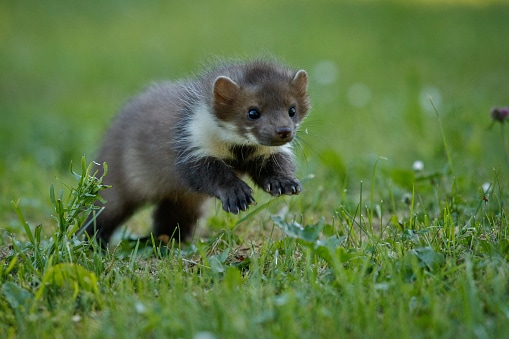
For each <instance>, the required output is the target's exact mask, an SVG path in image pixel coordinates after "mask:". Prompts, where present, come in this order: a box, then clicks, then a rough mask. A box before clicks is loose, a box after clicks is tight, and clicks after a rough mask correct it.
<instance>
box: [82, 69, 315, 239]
mask: <svg viewBox="0 0 509 339" xmlns="http://www.w3.org/2000/svg"><path fill="white" fill-rule="evenodd" d="M291 107H293V108H294V109H295V115H294V116H293V117H292V116H290V113H289V112H290V108H291ZM251 109H256V110H259V111H260V113H261V116H260V118H258V119H250V118H249V117H248V111H249V110H251ZM308 110H309V100H308V96H307V75H306V73H305V72H304V71H299V72H295V71H293V70H290V69H288V68H286V67H284V66H281V65H279V64H276V63H273V62H264V61H255V62H246V63H238V64H225V65H222V66H219V67H217V68H215V69H213V70H211V71H209V72H206V73H204V74H202V75H201V76H200V77H197V78H196V79H194V80H188V81H181V82H175V83H171V82H163V83H158V84H154V85H152V86H150V87H149V88H148V89H147V90H145V91H144V92H142V93H141V94H139V95H138V96H136V97H134V98H133V99H132V100H130V101H129V102H128V103H127V104H126V105H125V106H124V108H123V109H122V110H121V111H120V112H119V114H118V115H117V116H116V118H115V120H114V121H113V123H112V125H111V128H110V129H109V131H108V133H107V134H106V136H105V140H104V143H103V146H102V148H101V149H100V152H99V155H98V157H97V159H96V161H97V162H99V163H102V162H107V163H108V169H109V172H108V174H107V176H106V178H105V183H106V184H109V185H111V186H112V188H110V189H107V190H105V191H104V193H103V194H102V195H103V198H104V199H105V200H106V201H107V204H106V205H105V209H104V211H103V212H102V213H101V214H100V215H99V216H98V217H97V219H96V221H95V223H91V224H90V226H89V227H88V229H87V233H88V234H89V235H93V234H97V237H98V239H99V240H100V241H101V242H102V243H107V242H108V241H109V238H110V236H111V234H112V232H113V231H114V230H115V228H116V227H118V226H119V225H120V224H121V223H123V222H124V221H126V220H127V219H128V218H129V217H130V216H131V215H132V214H133V213H134V212H135V211H136V210H137V209H138V208H139V207H140V206H142V205H144V204H147V203H149V204H155V205H156V209H155V211H154V215H153V217H154V226H153V231H154V233H155V235H161V234H168V235H170V236H175V237H177V238H182V239H184V238H186V237H188V236H189V235H190V234H191V232H192V230H193V228H194V225H195V223H196V221H197V219H198V218H200V216H201V215H202V211H201V209H202V205H203V203H204V201H205V200H206V199H207V198H208V197H210V196H213V197H217V198H219V199H220V200H221V201H222V203H223V208H224V209H225V210H226V211H229V212H232V213H238V212H240V211H241V210H246V209H247V207H248V206H249V205H250V204H253V203H254V199H253V197H252V190H251V188H250V187H249V186H248V185H247V184H246V183H245V182H244V181H242V180H241V179H240V178H239V175H242V174H248V175H249V176H251V178H252V179H253V181H254V182H255V184H257V185H258V186H260V187H262V188H263V189H264V190H266V191H267V192H269V193H270V194H272V195H275V196H277V195H281V194H298V193H299V192H300V191H301V186H300V183H299V182H298V180H297V179H295V165H294V163H293V160H292V154H291V151H290V149H289V148H288V147H287V146H286V144H287V143H289V142H290V141H292V139H293V138H294V136H295V133H296V130H297V128H298V125H299V123H300V121H301V120H302V119H303V118H304V116H305V115H306V114H307V112H308Z"/></svg>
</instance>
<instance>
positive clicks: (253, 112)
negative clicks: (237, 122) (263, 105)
mask: <svg viewBox="0 0 509 339" xmlns="http://www.w3.org/2000/svg"><path fill="white" fill-rule="evenodd" d="M260 116H261V113H260V111H259V110H257V109H256V108H250V109H249V111H248V112H247V117H248V118H249V119H251V120H256V119H259V118H260Z"/></svg>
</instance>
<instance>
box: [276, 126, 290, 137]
mask: <svg viewBox="0 0 509 339" xmlns="http://www.w3.org/2000/svg"><path fill="white" fill-rule="evenodd" d="M276 133H277V134H278V135H279V137H280V138H281V139H287V138H288V137H289V136H290V134H291V133H292V130H291V129H290V127H278V128H277V129H276Z"/></svg>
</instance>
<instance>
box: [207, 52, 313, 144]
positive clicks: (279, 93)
mask: <svg viewBox="0 0 509 339" xmlns="http://www.w3.org/2000/svg"><path fill="white" fill-rule="evenodd" d="M307 83H308V77H307V73H306V71H304V70H300V71H291V70H288V69H286V68H283V67H281V66H278V65H275V64H273V63H263V62H255V63H251V64H244V65H242V67H240V66H239V68H238V69H237V71H236V72H232V73H231V74H228V75H220V76H218V77H217V78H215V81H214V86H213V92H214V95H213V105H212V106H213V113H214V114H215V116H216V118H217V119H218V122H219V124H220V126H221V127H223V128H225V129H226V130H228V132H229V134H231V136H232V135H234V136H235V137H234V139H235V140H234V142H238V143H239V144H244V145H253V146H254V145H263V146H281V145H284V144H286V143H288V142H290V141H292V140H293V138H294V137H295V133H296V131H297V128H298V127H299V124H300V123H301V121H302V119H303V118H304V117H305V116H306V114H307V113H308V111H309V109H310V103H309V98H308V93H307ZM231 136H230V138H231Z"/></svg>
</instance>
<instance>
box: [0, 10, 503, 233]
mask: <svg viewBox="0 0 509 339" xmlns="http://www.w3.org/2000/svg"><path fill="white" fill-rule="evenodd" d="M508 18H509V5H508V3H507V2H500V1H481V0H478V1H473V0H472V1H445V2H444V1H410V0H409V1H332V0H329V1H326V0H313V1H299V0H293V1H274V0H271V1H268V0H262V1H232V0H226V1H220V2H219V1H203V0H196V1H158V0H149V1H131V0H127V1H97V0H93V1H4V2H2V3H0V118H1V123H0V196H1V197H0V227H2V228H9V229H11V230H14V229H16V227H17V226H16V225H17V221H16V218H15V215H14V213H13V211H12V208H11V207H10V202H11V200H17V199H20V204H21V207H22V209H23V211H24V213H25V214H26V216H27V218H29V219H30V220H31V221H33V222H35V223H41V222H42V223H44V222H45V221H46V219H47V218H49V215H50V213H51V212H50V204H49V198H48V188H49V185H50V184H51V183H55V182H56V179H55V177H58V178H63V179H64V181H65V178H67V177H68V176H69V171H68V166H69V163H70V162H71V161H73V162H74V163H75V164H76V167H77V169H79V160H80V158H81V156H82V154H85V155H87V159H88V160H89V161H91V160H93V154H94V152H95V150H96V149H97V147H98V146H99V144H100V142H101V138H102V135H103V133H104V131H105V129H106V128H107V125H108V123H109V121H110V119H111V118H112V116H113V115H114V113H115V111H116V110H117V109H118V108H119V107H120V106H121V105H122V103H123V102H124V101H125V100H126V99H127V98H128V97H130V96H131V95H133V94H135V93H136V92H137V91H138V90H140V89H141V88H143V87H144V86H145V85H146V84H147V83H149V82H150V81H153V80H159V79H176V78H181V77H186V76H188V75H190V74H193V73H195V72H197V71H199V70H200V69H202V67H203V65H204V64H207V63H208V62H210V61H211V60H214V59H216V58H218V57H219V58H230V57H234V58H238V57H240V58H249V57H253V56H260V55H262V56H263V55H267V54H270V55H274V56H276V57H277V58H280V59H281V60H283V61H285V62H286V63H288V64H290V65H292V66H294V67H296V68H304V69H306V70H308V72H309V73H310V92H311V98H312V102H313V107H314V108H313V111H312V113H311V115H310V116H309V119H308V120H307V121H306V124H305V125H304V126H303V130H302V132H306V133H302V138H303V141H302V144H303V148H304V154H301V153H302V152H300V151H299V152H298V155H299V158H300V159H301V161H302V163H303V165H302V167H301V175H308V174H310V173H314V174H316V175H317V177H316V179H315V180H316V181H317V182H318V184H320V185H323V186H325V187H326V189H329V190H331V191H340V189H339V188H341V187H343V186H342V185H346V186H348V185H349V183H350V184H351V185H354V186H356V185H357V182H358V180H364V179H366V178H370V177H371V175H372V171H373V164H374V162H375V161H376V160H377V159H378V158H379V157H385V158H387V159H388V160H387V161H384V164H383V167H384V169H385V170H386V172H387V173H389V175H390V173H392V172H398V171H399V172H398V173H400V172H401V171H403V173H407V172H405V171H410V170H411V166H412V163H413V161H415V160H417V159H419V160H422V161H423V162H424V164H425V169H426V170H430V171H434V170H441V169H442V168H443V167H444V166H445V165H446V164H447V157H446V156H445V154H444V148H443V141H442V136H441V134H440V129H439V124H438V120H437V118H436V115H435V113H434V111H433V110H432V108H431V105H430V102H429V100H428V98H429V97H431V98H432V99H433V101H434V103H435V104H436V106H437V108H438V111H439V113H440V115H441V118H442V122H443V125H444V129H445V136H446V138H447V142H448V143H449V146H450V148H451V153H452V159H453V164H455V175H457V176H458V177H462V178H466V179H465V181H466V182H467V183H468V185H471V186H472V192H475V191H476V190H477V191H478V190H479V187H480V185H481V184H482V183H484V182H486V181H490V180H493V177H494V171H493V170H495V171H496V172H497V173H499V180H500V181H501V182H502V183H504V182H507V175H506V174H505V173H506V172H507V170H508V169H509V167H508V165H507V159H506V157H505V154H504V141H503V139H502V138H501V131H500V128H499V126H494V128H493V129H488V126H489V125H490V124H491V120H490V116H489V112H490V109H491V107H492V106H497V105H498V106H504V105H509V39H508V37H509V25H508ZM338 177H339V178H340V180H337V178H338ZM345 178H347V179H345ZM400 181H404V179H403V180H400ZM338 185H339V186H341V187H339V186H338Z"/></svg>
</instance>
